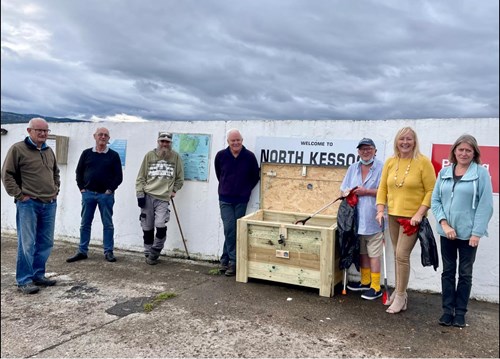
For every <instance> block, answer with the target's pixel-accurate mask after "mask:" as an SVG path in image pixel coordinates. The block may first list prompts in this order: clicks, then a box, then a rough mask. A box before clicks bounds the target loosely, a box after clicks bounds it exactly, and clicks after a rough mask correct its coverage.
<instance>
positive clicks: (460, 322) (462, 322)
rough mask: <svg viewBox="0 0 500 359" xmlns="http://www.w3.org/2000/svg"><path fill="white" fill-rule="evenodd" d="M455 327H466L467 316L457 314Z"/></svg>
mask: <svg viewBox="0 0 500 359" xmlns="http://www.w3.org/2000/svg"><path fill="white" fill-rule="evenodd" d="M453 326H454V327H459V328H464V327H465V315H462V314H457V315H455V319H453Z"/></svg>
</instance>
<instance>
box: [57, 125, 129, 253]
mask: <svg viewBox="0 0 500 359" xmlns="http://www.w3.org/2000/svg"><path fill="white" fill-rule="evenodd" d="M109 138H110V137H109V131H108V129H107V128H104V127H100V128H98V129H97V130H96V131H95V133H94V139H95V146H94V147H91V148H87V149H86V150H84V151H83V152H82V154H81V156H80V160H79V161H78V165H77V167H76V183H77V185H78V188H79V189H80V192H81V194H82V220H81V224H80V246H79V248H78V252H77V253H76V254H75V255H74V256H73V257H70V258H68V259H66V262H68V263H71V262H76V261H79V260H82V259H87V258H88V255H87V252H88V250H89V243H90V233H91V228H92V221H93V219H94V213H95V210H96V207H97V206H99V212H100V213H101V220H102V225H103V246H104V258H105V259H106V260H107V261H108V262H116V258H115V256H114V255H113V247H114V226H113V206H114V204H115V190H116V189H117V188H118V186H119V185H120V184H121V183H122V180H123V173H122V164H121V160H120V156H119V155H118V153H117V152H116V151H113V150H112V149H111V148H109V147H108V143H109Z"/></svg>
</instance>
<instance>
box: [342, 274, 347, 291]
mask: <svg viewBox="0 0 500 359" xmlns="http://www.w3.org/2000/svg"><path fill="white" fill-rule="evenodd" d="M346 285H347V269H344V288H343V289H342V295H346V294H347V290H346V289H345V287H346Z"/></svg>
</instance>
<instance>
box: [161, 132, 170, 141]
mask: <svg viewBox="0 0 500 359" xmlns="http://www.w3.org/2000/svg"><path fill="white" fill-rule="evenodd" d="M158 140H166V141H170V142H172V134H171V133H170V132H160V135H159V136H158Z"/></svg>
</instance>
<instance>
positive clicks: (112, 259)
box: [104, 251, 116, 262]
mask: <svg viewBox="0 0 500 359" xmlns="http://www.w3.org/2000/svg"><path fill="white" fill-rule="evenodd" d="M104 258H106V260H107V261H108V262H116V258H115V256H114V255H113V251H109V252H106V253H104Z"/></svg>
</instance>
